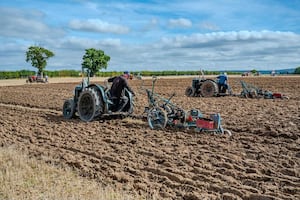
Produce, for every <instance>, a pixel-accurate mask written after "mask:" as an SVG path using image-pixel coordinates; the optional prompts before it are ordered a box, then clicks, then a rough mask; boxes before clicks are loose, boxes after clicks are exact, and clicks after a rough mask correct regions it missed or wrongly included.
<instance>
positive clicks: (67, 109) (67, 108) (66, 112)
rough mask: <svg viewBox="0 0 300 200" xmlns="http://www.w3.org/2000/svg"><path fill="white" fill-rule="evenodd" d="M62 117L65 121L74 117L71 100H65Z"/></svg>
mask: <svg viewBox="0 0 300 200" xmlns="http://www.w3.org/2000/svg"><path fill="white" fill-rule="evenodd" d="M63 116H64V118H65V119H71V118H73V117H74V116H75V102H74V100H73V99H68V100H65V102H64V105H63Z"/></svg>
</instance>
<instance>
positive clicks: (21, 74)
mask: <svg viewBox="0 0 300 200" xmlns="http://www.w3.org/2000/svg"><path fill="white" fill-rule="evenodd" d="M43 73H44V75H47V76H48V77H81V76H85V75H84V74H82V71H80V70H58V71H48V70H44V71H43ZM123 73H124V72H122V71H105V72H96V74H94V76H97V77H113V76H118V75H121V74H123ZM130 74H132V75H133V76H139V75H140V76H184V75H195V76H197V75H199V71H174V70H170V71H131V72H130ZM204 74H205V75H217V74H220V72H219V71H204ZM228 74H241V73H240V72H228ZM31 75H36V72H35V71H31V70H19V71H0V79H19V78H27V77H28V76H31Z"/></svg>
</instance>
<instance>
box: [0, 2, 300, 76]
mask: <svg viewBox="0 0 300 200" xmlns="http://www.w3.org/2000/svg"><path fill="white" fill-rule="evenodd" d="M299 10H300V0H288V1H282V0H251V1H250V0H247V1H246V0H240V1H237V0H207V1H204V0H184V1H182V0H170V1H163V0H143V1H138V0H122V1H116V0H110V1H100V0H98V1H96V0H94V1H93V0H51V1H49V0H48V1H43V0H11V1H1V2H0V14H1V18H0V27H1V28H0V42H1V47H0V70H1V71H2V70H20V69H29V70H35V68H33V67H32V66H31V65H30V63H27V62H26V61H25V53H26V51H27V49H28V47H30V46H33V45H39V46H42V47H44V48H46V49H49V50H51V51H52V52H54V53H55V57H52V58H50V59H49V60H48V64H47V66H46V69H47V70H61V69H75V70H80V69H81V63H82V57H83V55H84V53H85V49H88V48H96V49H101V50H103V51H104V52H105V53H106V54H107V55H109V56H110V57H111V60H110V62H109V63H108V68H107V70H108V71H112V70H116V71H124V70H129V71H140V70H199V69H200V68H201V69H204V70H239V69H246V70H247V69H249V70H250V69H254V68H255V69H258V70H267V69H270V70H273V69H275V70H276V69H285V68H295V67H298V66H300V24H299V22H300V12H299Z"/></svg>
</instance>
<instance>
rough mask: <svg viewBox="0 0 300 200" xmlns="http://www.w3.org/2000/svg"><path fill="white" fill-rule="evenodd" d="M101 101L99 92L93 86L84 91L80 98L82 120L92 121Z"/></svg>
mask: <svg viewBox="0 0 300 200" xmlns="http://www.w3.org/2000/svg"><path fill="white" fill-rule="evenodd" d="M99 105H100V101H99V98H98V95H97V92H96V91H95V90H94V89H92V88H87V89H86V90H84V91H82V92H81V94H80V96H79V99H78V109H77V110H78V115H79V117H80V119H81V120H82V121H85V122H90V121H92V120H93V119H94V117H95V116H96V113H97V107H99Z"/></svg>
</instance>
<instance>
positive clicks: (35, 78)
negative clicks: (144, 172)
mask: <svg viewBox="0 0 300 200" xmlns="http://www.w3.org/2000/svg"><path fill="white" fill-rule="evenodd" d="M47 81H48V80H47V78H46V77H42V76H40V75H31V76H28V77H27V80H26V83H46V82H47Z"/></svg>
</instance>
